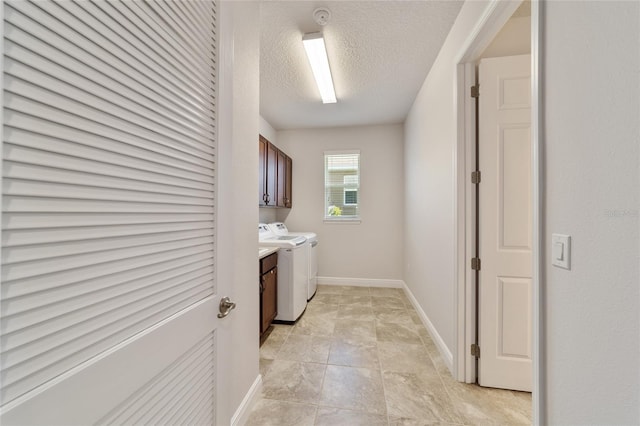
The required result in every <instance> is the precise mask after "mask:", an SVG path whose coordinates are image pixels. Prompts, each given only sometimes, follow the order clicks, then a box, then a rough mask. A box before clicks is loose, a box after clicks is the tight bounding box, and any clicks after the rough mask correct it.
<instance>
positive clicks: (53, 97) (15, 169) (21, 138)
mask: <svg viewBox="0 0 640 426" xmlns="http://www.w3.org/2000/svg"><path fill="white" fill-rule="evenodd" d="M216 7H217V6H216V4H215V3H214V2H211V1H204V0H198V1H186V0H183V1H166V0H160V1H153V0H151V1H142V0H135V1H104V0H98V1H95V2H89V1H77V2H75V1H69V0H61V1H48V0H38V1H33V2H32V1H26V0H9V1H5V2H4V3H3V5H2V8H3V14H4V24H3V25H4V29H3V31H4V47H3V51H4V66H3V89H4V90H3V99H4V104H3V106H4V108H3V139H2V141H3V142H2V252H1V254H2V271H1V277H2V283H1V293H0V309H1V310H0V319H1V323H0V357H1V358H0V423H1V424H3V425H10V424H47V425H51V424H67V425H68V424H94V423H98V424H143V423H144V424H170V425H176V424H190V425H196V424H202V425H204V424H209V425H210V424H214V423H215V417H216V415H215V413H216V406H215V404H216V402H215V401H216V395H215V389H216V369H217V368H219V366H217V365H216V341H217V340H218V339H217V338H218V337H219V336H218V335H217V333H220V332H222V331H220V330H218V323H219V322H220V321H222V320H220V319H218V318H217V317H216V313H217V312H218V303H219V297H218V294H219V293H220V292H221V291H222V290H224V289H221V288H220V287H219V286H217V283H216V282H215V280H214V276H215V274H214V270H215V265H214V259H215V251H214V250H215V232H214V231H215V218H214V213H215V210H216V204H215V200H216V196H215V194H216V193H215V174H216V173H215V170H216V163H215V160H216V110H217V106H216V101H217V99H216V84H217V83H216V80H217V78H216V73H217V64H216V58H217V53H216V52H217V47H216V46H217V40H216V34H217V29H216Z"/></svg>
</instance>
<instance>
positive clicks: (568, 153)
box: [541, 1, 640, 425]
mask: <svg viewBox="0 0 640 426" xmlns="http://www.w3.org/2000/svg"><path fill="white" fill-rule="evenodd" d="M544 20H545V27H544V34H545V37H544V53H543V56H542V58H541V63H542V64H543V77H544V82H543V85H544V88H545V90H544V108H545V110H544V121H545V132H544V145H545V163H546V165H545V172H544V178H545V180H546V184H545V186H544V190H543V191H542V194H543V196H544V203H545V210H544V214H545V224H544V228H545V229H544V247H545V248H546V249H547V253H546V262H545V265H546V273H545V274H544V281H545V284H544V287H545V293H546V295H545V305H546V327H545V328H546V333H547V341H546V360H547V375H546V382H547V393H548V394H547V396H548V398H547V401H546V404H547V411H548V418H547V422H548V423H549V424H566V425H569V424H603V425H604V424H619V425H622V424H635V425H637V424H640V408H639V407H640V326H639V320H640V313H639V312H640V304H639V300H640V294H639V287H640V284H639V282H640V276H639V263H638V258H639V247H638V242H639V239H640V235H639V229H640V228H639V226H638V208H639V202H640V197H639V194H638V191H639V188H640V174H639V172H638V169H639V165H640V160H639V146H640V127H639V122H640V106H639V105H640V104H639V101H638V97H639V96H640V74H639V70H640V3H638V2H637V1H634V2H555V1H554V2H546V13H544ZM594 29H597V30H594ZM554 232H556V233H566V234H569V235H571V237H572V259H571V263H572V267H571V270H570V271H566V270H562V269H558V268H555V267H552V266H550V263H551V261H550V258H549V252H550V244H551V243H550V240H551V233H554ZM545 305H543V306H545Z"/></svg>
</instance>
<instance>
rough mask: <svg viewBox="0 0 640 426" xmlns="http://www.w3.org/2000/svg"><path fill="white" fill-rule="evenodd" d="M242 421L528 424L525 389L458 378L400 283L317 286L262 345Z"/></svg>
mask: <svg viewBox="0 0 640 426" xmlns="http://www.w3.org/2000/svg"><path fill="white" fill-rule="evenodd" d="M260 372H261V374H262V376H263V389H262V398H261V399H260V401H258V403H257V404H256V406H255V407H254V408H253V411H252V412H251V414H250V418H249V420H248V422H247V425H260V426H269V425H274V426H276V425H277V426H285V425H300V426H302V425H331V426H342V425H344V426H358V425H367V426H369V425H372V426H375V425H385V426H400V425H414V426H417V425H435V424H439V425H447V424H451V425H454V424H455V425H461V424H464V425H475V424H482V425H489V424H491V425H520V424H531V395H530V394H528V393H523V392H513V391H507V390H498V389H488V388H480V387H478V386H475V385H468V384H463V383H459V382H456V381H455V380H453V378H452V377H451V374H450V373H449V370H448V369H447V367H446V366H445V364H444V362H443V361H442V359H441V357H440V354H439V352H438V350H437V348H436V346H435V344H434V343H433V341H432V340H431V338H430V337H429V333H428V332H427V330H426V329H425V328H424V326H423V325H422V323H421V322H420V319H419V317H418V315H417V314H416V312H415V310H414V309H413V307H412V306H411V303H410V302H409V300H408V299H407V297H406V296H405V294H404V292H403V291H402V290H400V289H390V288H368V287H335V286H319V287H318V293H317V294H316V296H315V297H314V299H313V300H312V301H311V303H309V305H308V306H307V310H306V312H305V313H304V315H303V316H302V317H301V318H300V320H299V321H298V323H297V324H296V325H294V326H288V325H275V326H274V328H273V331H272V332H271V334H270V335H269V337H268V338H267V339H266V340H265V342H264V344H263V345H262V346H261V348H260Z"/></svg>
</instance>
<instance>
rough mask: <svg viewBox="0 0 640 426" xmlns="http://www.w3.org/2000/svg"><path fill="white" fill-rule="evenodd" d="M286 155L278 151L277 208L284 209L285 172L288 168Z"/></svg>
mask: <svg viewBox="0 0 640 426" xmlns="http://www.w3.org/2000/svg"><path fill="white" fill-rule="evenodd" d="M286 157H287V156H286V155H285V154H284V152H282V151H278V155H277V160H278V161H277V163H278V179H277V181H278V187H277V194H278V202H277V203H276V206H278V207H284V206H285V198H286V196H285V193H284V192H285V191H284V188H285V179H286V176H285V170H286V166H287V160H286Z"/></svg>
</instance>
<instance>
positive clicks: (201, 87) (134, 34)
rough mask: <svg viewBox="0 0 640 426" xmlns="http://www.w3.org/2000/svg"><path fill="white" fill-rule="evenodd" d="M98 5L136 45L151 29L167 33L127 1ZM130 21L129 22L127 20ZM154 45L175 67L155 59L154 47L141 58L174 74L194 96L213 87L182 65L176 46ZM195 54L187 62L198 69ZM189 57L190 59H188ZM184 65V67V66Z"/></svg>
mask: <svg viewBox="0 0 640 426" xmlns="http://www.w3.org/2000/svg"><path fill="white" fill-rule="evenodd" d="M96 5H97V6H98V7H99V8H101V9H102V11H103V12H105V13H106V14H109V15H111V17H112V19H113V20H114V22H118V23H120V24H121V28H122V29H123V30H124V31H123V33H122V34H121V36H122V37H123V38H124V39H125V40H126V41H127V42H128V43H130V44H132V45H135V44H136V43H137V42H138V41H139V40H140V39H145V38H146V34H147V33H148V32H149V31H153V32H154V35H156V36H160V37H162V36H163V35H164V34H165V31H164V29H163V28H162V27H154V26H152V25H150V23H151V21H149V22H147V21H145V20H142V19H140V17H139V16H137V15H135V14H133V13H132V12H131V9H129V8H128V7H127V4H126V3H115V2H113V3H111V2H100V3H96ZM127 21H128V22H127ZM167 39H168V37H166V36H165V37H163V40H167ZM151 43H152V44H151V45H152V46H154V45H155V46H156V47H157V48H158V49H163V50H165V53H164V54H163V55H162V56H163V58H164V60H165V61H171V60H173V61H175V62H174V67H175V68H174V67H172V66H163V65H165V64H166V62H161V63H160V64H159V63H157V62H155V61H153V59H152V56H153V54H154V53H155V52H154V50H153V49H149V50H146V49H145V53H146V56H145V57H144V58H141V59H142V60H143V61H144V63H145V64H146V65H147V66H150V65H152V64H154V65H155V66H156V67H157V66H158V65H160V66H162V68H163V71H164V72H166V73H169V74H170V75H172V76H174V77H175V78H176V80H178V82H180V83H181V84H182V85H183V86H184V87H185V88H188V89H189V91H190V92H191V94H192V95H194V97H198V96H199V94H200V93H208V91H209V90H210V89H211V86H210V85H209V84H207V83H206V79H199V78H194V77H193V75H192V72H193V70H189V69H188V68H186V67H184V65H180V63H179V60H178V58H179V57H180V56H178V55H176V56H175V57H174V56H173V55H174V54H175V53H176V52H179V51H180V50H179V49H178V48H175V49H173V50H169V49H167V47H168V46H170V45H168V44H165V43H163V44H162V45H158V44H156V43H153V42H151ZM180 47H181V48H182V50H187V51H191V52H192V53H193V54H195V52H196V50H195V49H194V48H193V47H192V46H188V45H183V46H180ZM193 56H194V55H188V56H186V58H185V59H183V60H185V61H186V62H191V65H192V66H195V67H196V69H197V68H199V67H198V64H197V63H194V61H193V59H192V57H193ZM187 58H188V59H187ZM183 67H184V68H183Z"/></svg>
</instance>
